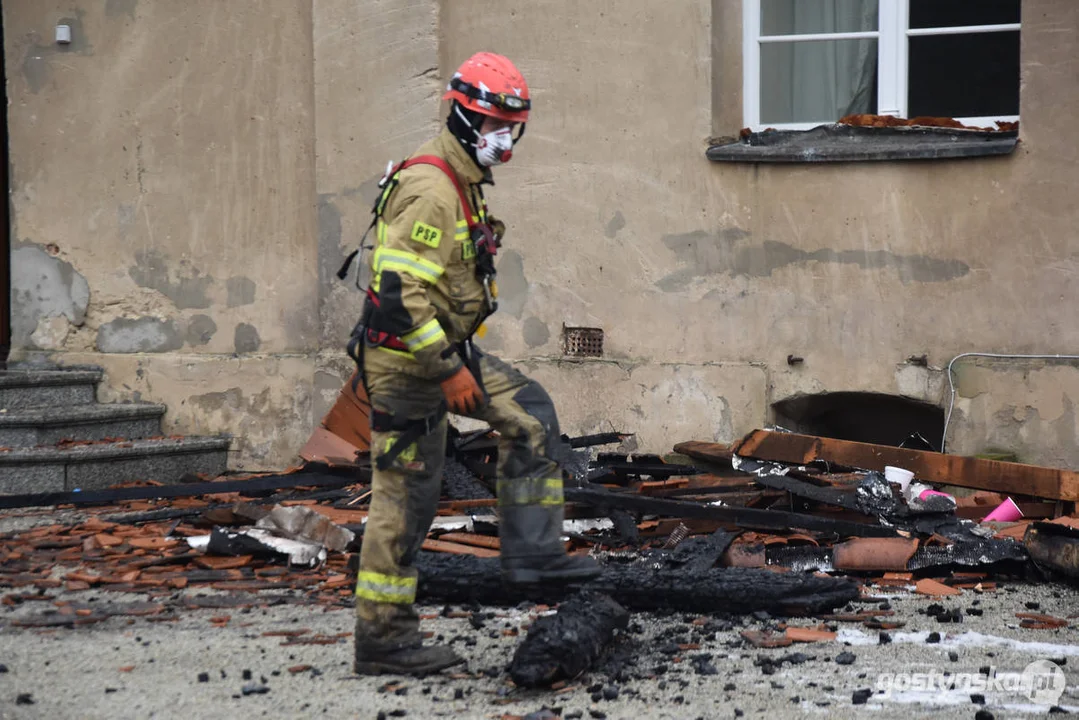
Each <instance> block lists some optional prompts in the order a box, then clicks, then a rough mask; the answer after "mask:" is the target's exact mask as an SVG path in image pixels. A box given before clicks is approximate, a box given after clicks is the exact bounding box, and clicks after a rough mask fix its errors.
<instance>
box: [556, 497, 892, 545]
mask: <svg viewBox="0 0 1079 720" xmlns="http://www.w3.org/2000/svg"><path fill="white" fill-rule="evenodd" d="M564 493H565V496H566V499H567V500H571V501H573V502H581V503H588V504H589V505H592V506H594V507H600V508H605V509H609V508H619V509H622V510H630V511H633V512H642V513H646V514H649V515H666V516H668V517H678V518H703V519H708V520H718V521H720V522H723V523H731V524H733V525H736V526H738V527H740V528H754V529H759V530H783V531H789V530H790V529H792V528H797V529H800V530H819V531H822V532H834V533H838V534H840V535H847V536H851V537H895V536H896V531H895V530H893V529H892V528H889V527H884V526H882V525H869V524H864V523H853V522H847V521H844V520H828V519H824V518H820V517H816V516H813V515H801V514H798V513H789V512H782V511H778V510H754V509H750V508H736V507H729V506H722V507H717V506H714V505H698V504H696V503H688V502H680V501H678V500H666V499H663V498H655V497H647V496H644V495H636V494H629V493H614V492H610V491H608V490H600V489H585V488H565V490H564Z"/></svg>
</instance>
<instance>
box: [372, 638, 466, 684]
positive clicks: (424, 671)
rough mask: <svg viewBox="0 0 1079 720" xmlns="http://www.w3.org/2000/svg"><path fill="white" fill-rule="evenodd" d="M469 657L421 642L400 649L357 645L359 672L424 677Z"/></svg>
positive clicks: (447, 648)
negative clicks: (369, 647) (376, 648)
mask: <svg viewBox="0 0 1079 720" xmlns="http://www.w3.org/2000/svg"><path fill="white" fill-rule="evenodd" d="M463 662H465V659H464V658H463V657H461V656H460V655H458V654H457V653H455V652H454V651H453V650H451V649H450V648H449V647H447V646H445V645H429V646H426V647H424V646H423V645H417V646H415V647H405V648H398V649H396V650H390V651H384V650H372V649H365V648H364V647H363V646H361V645H357V646H356V662H355V664H354V665H353V670H354V671H355V672H356V674H357V675H385V674H390V675H413V676H416V677H422V676H424V675H431V674H433V673H437V672H440V671H442V670H445V669H446V668H451V667H453V666H455V665H460V664H461V663H463Z"/></svg>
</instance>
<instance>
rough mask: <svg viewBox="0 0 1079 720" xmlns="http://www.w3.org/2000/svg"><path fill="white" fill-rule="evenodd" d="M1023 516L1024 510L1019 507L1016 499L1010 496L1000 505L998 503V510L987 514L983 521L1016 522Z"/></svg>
mask: <svg viewBox="0 0 1079 720" xmlns="http://www.w3.org/2000/svg"><path fill="white" fill-rule="evenodd" d="M1021 517H1023V511H1022V510H1020V509H1019V506H1018V505H1016V504H1015V501H1014V500H1012V499H1011V498H1008V499H1007V500H1005V501H1004V502H1002V503H1001V504H1000V505H997V508H996V510H994V511H993V512H991V513H989V514H988V515H986V516H985V517H984V518H983V519H982V522H1015V521H1016V520H1018V519H1019V518H1021Z"/></svg>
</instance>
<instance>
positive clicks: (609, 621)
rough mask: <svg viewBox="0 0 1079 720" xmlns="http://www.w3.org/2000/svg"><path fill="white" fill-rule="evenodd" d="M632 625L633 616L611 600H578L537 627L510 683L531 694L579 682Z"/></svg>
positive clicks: (592, 596) (583, 596) (594, 596)
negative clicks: (568, 681)
mask: <svg viewBox="0 0 1079 720" xmlns="http://www.w3.org/2000/svg"><path fill="white" fill-rule="evenodd" d="M628 624H629V613H628V612H627V611H626V610H625V608H623V607H622V606H621V605H619V604H618V603H617V602H615V601H614V600H612V599H611V598H610V597H609V596H607V595H603V594H601V593H594V592H587V591H585V592H581V593H579V594H576V595H573V596H572V597H570V598H569V599H567V600H566V601H565V602H564V603H562V604H561V605H560V606H559V608H558V612H557V613H555V614H554V615H548V616H545V617H541V618H539V619H537V620H536V622H535V623H533V624H532V627H531V628H530V629H529V631H528V637H527V638H525V640H524V642H522V643H521V645H520V646H519V647H518V648H517V651H516V652H515V653H514V655H513V660H512V661H511V663H510V666H509V673H510V677H511V678H513V681H514V682H515V683H516V684H517V685H519V686H520V687H527V688H535V687H543V686H549V685H551V684H553V683H555V682H557V681H559V680H563V679H571V678H574V677H577V676H578V675H580V674H581V673H582V672H584V671H585V670H587V669H588V668H589V667H591V666H592V665H593V664H594V663H595V662H596V661H597V660H598V659H599V657H600V656H601V655H602V653H603V651H604V649H605V648H606V647H607V645H608V644H609V643H610V642H611V640H613V639H614V636H615V631H616V630H620V629H625V628H626V626H627V625H628ZM616 696H617V693H616ZM608 699H613V698H608Z"/></svg>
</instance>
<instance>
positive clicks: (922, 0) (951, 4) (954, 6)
mask: <svg viewBox="0 0 1079 720" xmlns="http://www.w3.org/2000/svg"><path fill="white" fill-rule="evenodd" d="M1017 22H1019V0H910V26H911V27H912V28H937V27H962V26H964V25H1007V24H1010V23H1017Z"/></svg>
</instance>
